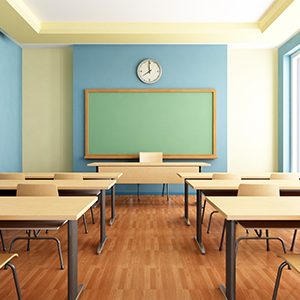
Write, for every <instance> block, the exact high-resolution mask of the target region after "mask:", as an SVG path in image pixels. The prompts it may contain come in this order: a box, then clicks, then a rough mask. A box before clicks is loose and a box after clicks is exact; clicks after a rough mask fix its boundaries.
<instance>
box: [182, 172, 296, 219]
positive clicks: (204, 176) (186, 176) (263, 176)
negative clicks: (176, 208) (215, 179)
mask: <svg viewBox="0 0 300 300" xmlns="http://www.w3.org/2000/svg"><path fill="white" fill-rule="evenodd" d="M213 174H217V173H199V172H178V173H177V175H178V176H179V177H180V178H181V179H182V180H183V184H184V203H185V208H186V211H185V221H186V224H187V225H190V223H189V217H188V194H189V185H188V184H187V180H210V179H212V176H213ZM220 174H226V173H224V172H220ZM271 174H274V175H275V176H274V177H277V175H276V174H278V175H279V176H285V174H287V176H288V177H289V174H290V173H260V174H242V175H240V176H241V179H242V180H268V179H270V177H271ZM296 174H297V176H298V179H299V178H300V174H298V173H296ZM281 179H290V178H281Z"/></svg>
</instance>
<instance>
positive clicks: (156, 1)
mask: <svg viewBox="0 0 300 300" xmlns="http://www.w3.org/2000/svg"><path fill="white" fill-rule="evenodd" d="M20 1H23V2H24V3H25V5H26V6H27V7H28V8H29V9H30V10H31V11H32V13H33V14H34V15H35V16H36V17H37V18H38V19H39V20H40V21H41V22H197V23H198V22H200V23H206V22H208V23H209V22H214V23H224V22H230V23H240V22H242V23H245V22H246V23H248V22H257V21H258V20H259V18H260V17H261V16H262V15H263V14H264V13H265V11H266V10H267V9H268V8H269V7H270V6H271V4H272V3H273V2H274V1H273V0H207V1H204V0H184V1H182V0H151V1H145V0H20Z"/></svg>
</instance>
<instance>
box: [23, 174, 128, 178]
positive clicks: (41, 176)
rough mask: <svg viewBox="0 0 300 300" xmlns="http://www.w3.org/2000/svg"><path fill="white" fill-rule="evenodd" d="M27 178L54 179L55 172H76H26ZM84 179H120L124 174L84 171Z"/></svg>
mask: <svg viewBox="0 0 300 300" xmlns="http://www.w3.org/2000/svg"><path fill="white" fill-rule="evenodd" d="M24 174H25V178H26V179H31V178H33V179H53V178H54V174H74V172H54V173H52V172H39V173H38V172H30V173H24ZM75 174H81V175H82V176H83V179H119V178H120V177H121V176H122V173H121V172H82V173H75Z"/></svg>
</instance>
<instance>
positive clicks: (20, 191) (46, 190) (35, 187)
mask: <svg viewBox="0 0 300 300" xmlns="http://www.w3.org/2000/svg"><path fill="white" fill-rule="evenodd" d="M17 196H33V197H34V196H58V189H57V186H56V184H54V183H53V184H47V183H41V184H31V183H28V184H26V183H24V184H18V185H17Z"/></svg>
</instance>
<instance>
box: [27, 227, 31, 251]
mask: <svg viewBox="0 0 300 300" xmlns="http://www.w3.org/2000/svg"><path fill="white" fill-rule="evenodd" d="M27 234H28V239H27V251H30V236H31V230H28V233H27Z"/></svg>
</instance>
